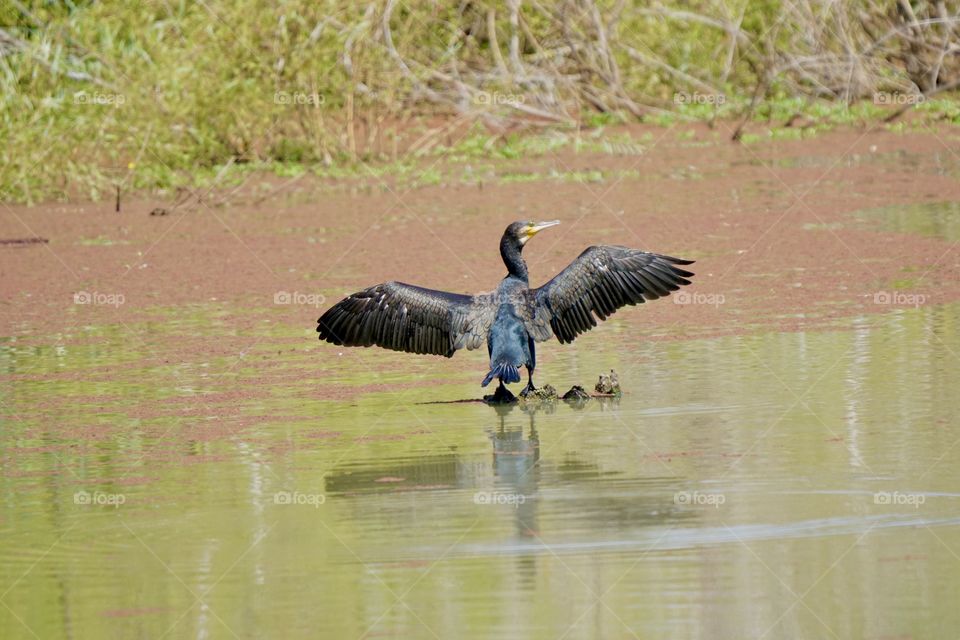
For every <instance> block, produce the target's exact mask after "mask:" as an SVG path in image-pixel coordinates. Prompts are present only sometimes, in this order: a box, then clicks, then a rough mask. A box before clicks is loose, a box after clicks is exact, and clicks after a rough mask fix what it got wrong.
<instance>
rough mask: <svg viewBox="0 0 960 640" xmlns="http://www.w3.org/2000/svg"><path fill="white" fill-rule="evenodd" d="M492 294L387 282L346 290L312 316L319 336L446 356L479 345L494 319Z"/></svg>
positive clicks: (350, 343) (345, 343)
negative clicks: (359, 289) (438, 289)
mask: <svg viewBox="0 0 960 640" xmlns="http://www.w3.org/2000/svg"><path fill="white" fill-rule="evenodd" d="M495 314H496V307H495V306H494V305H493V297H491V296H488V295H477V296H469V295H463V294H458V293H448V292H446V291H436V290H433V289H424V288H423V287H417V286H414V285H409V284H404V283H402V282H386V283H383V284H378V285H376V286H373V287H370V288H368V289H364V290H363V291H358V292H357V293H354V294H352V295H350V296H347V297H346V298H344V299H343V300H341V301H340V302H338V303H337V304H335V305H334V306H333V307H331V308H330V309H328V310H327V312H326V313H324V314H323V315H322V316H321V317H320V319H319V320H318V321H317V332H318V333H319V334H320V339H321V340H326V341H327V342H331V343H333V344H336V345H343V346H348V347H370V346H374V345H376V346H378V347H383V348H385V349H393V350H394V351H407V352H411V353H428V354H436V355H442V356H446V357H448V358H449V357H450V356H452V355H453V353H454V352H455V351H456V350H457V349H463V348H466V349H476V348H478V347H479V346H481V345H482V344H483V343H484V341H485V339H486V336H487V332H488V331H489V329H490V325H491V324H492V323H493V318H494V315H495Z"/></svg>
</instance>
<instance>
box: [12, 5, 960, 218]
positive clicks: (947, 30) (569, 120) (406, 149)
mask: <svg viewBox="0 0 960 640" xmlns="http://www.w3.org/2000/svg"><path fill="white" fill-rule="evenodd" d="M679 7H680V5H679V4H676V6H673V5H668V4H665V3H639V2H616V1H610V2H601V1H598V0H554V1H548V0H487V1H476V2H473V1H470V2H454V3H440V2H413V1H409V0H408V1H407V2H400V1H399V0H374V1H372V2H359V3H358V2H352V1H346V0H325V1H322V2H307V1H306V0H291V1H290V2H285V3H282V4H278V3H272V2H267V1H265V0H263V1H261V0H238V1H236V2H226V1H225V0H224V1H220V0H217V1H214V0H211V1H209V2H206V3H192V2H185V1H178V0H169V1H166V2H162V1H152V2H144V3H123V4H115V3H101V2H96V1H93V0H72V1H68V2H59V3H49V2H45V1H43V0H7V2H5V3H4V4H3V5H2V6H0V138H2V139H3V140H4V144H3V145H2V146H0V154H2V157H0V201H3V202H25V203H35V202H39V201H42V200H47V199H61V200H62V199H92V200H100V199H108V198H111V197H113V194H114V193H117V192H119V191H122V192H124V193H126V192H129V191H161V192H167V191H169V192H173V191H174V190H176V189H198V188H210V189H213V188H215V187H218V186H222V184H223V183H224V182H233V183H236V182H237V181H238V180H242V176H243V175H248V174H250V173H251V172H254V171H267V172H271V173H275V174H277V175H278V176H280V177H285V178H290V179H295V178H296V177H297V176H299V175H302V174H304V173H313V174H315V175H317V176H320V177H338V176H342V177H358V176H359V177H363V176H365V175H370V174H371V172H374V173H376V172H398V173H403V172H409V171H413V170H414V169H411V167H415V166H416V163H417V161H418V159H419V158H423V157H430V156H433V157H436V156H437V155H447V156H450V157H451V158H471V157H484V158H493V159H496V158H498V157H502V158H511V157H522V156H523V155H525V154H537V153H543V152H544V151H545V150H546V151H549V150H550V149H551V148H553V147H552V146H551V145H574V146H575V148H579V146H576V145H582V144H587V145H589V144H595V145H608V146H609V145H618V146H616V148H617V149H620V148H621V147H622V148H623V149H630V148H636V149H639V150H640V151H638V152H642V146H643V141H642V140H638V139H633V138H631V137H630V136H629V134H624V133H623V131H622V130H619V129H618V128H617V127H616V125H622V124H628V125H629V124H632V123H638V122H639V123H647V124H651V125H655V126H664V127H670V126H674V125H676V124H686V123H706V124H707V125H708V126H711V127H713V128H714V129H715V131H716V132H717V140H718V141H719V140H724V139H725V140H731V141H737V142H739V143H744V144H752V143H756V142H760V141H763V140H766V139H792V138H800V137H805V136H808V135H816V133H817V132H818V131H822V130H824V129H829V128H832V127H836V126H851V125H852V126H882V127H888V128H892V129H894V130H903V129H907V128H910V127H915V126H927V125H928V124H929V123H933V122H948V123H953V124H960V103H958V102H957V100H956V99H955V96H954V90H955V89H957V87H958V86H960V53H958V52H960V24H958V23H960V2H958V1H954V2H944V1H941V2H917V1H913V2H911V1H909V0H897V1H895V2H880V1H873V0H862V1H860V2H842V3H836V2H834V3H826V2H818V1H815V0H793V1H791V2H781V1H778V0H760V1H757V2H735V1H733V0H699V1H694V2H691V3H683V5H682V7H683V8H679ZM608 133H609V135H608ZM575 178H577V177H576V176H575ZM430 179H431V176H425V175H418V176H417V178H416V180H419V181H424V180H426V182H427V183H429V181H430ZM517 179H518V180H520V179H523V177H522V176H518V178H517ZM586 179H589V176H586Z"/></svg>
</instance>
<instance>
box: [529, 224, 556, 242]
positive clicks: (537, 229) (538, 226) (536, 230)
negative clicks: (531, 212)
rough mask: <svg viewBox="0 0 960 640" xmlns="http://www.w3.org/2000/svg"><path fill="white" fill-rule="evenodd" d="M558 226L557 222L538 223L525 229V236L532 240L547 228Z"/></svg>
mask: <svg viewBox="0 0 960 640" xmlns="http://www.w3.org/2000/svg"><path fill="white" fill-rule="evenodd" d="M558 224H560V221H559V220H550V221H549V222H538V223H536V224H532V225H530V226H529V227H527V236H528V237H530V238H532V237H533V236H535V235H537V234H538V233H540V232H541V231H543V230H544V229H546V228H547V227H553V226H556V225H558Z"/></svg>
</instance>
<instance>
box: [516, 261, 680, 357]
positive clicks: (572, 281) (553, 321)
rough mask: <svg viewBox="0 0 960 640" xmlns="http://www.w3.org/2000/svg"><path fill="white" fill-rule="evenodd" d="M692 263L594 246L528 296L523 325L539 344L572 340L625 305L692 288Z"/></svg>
mask: <svg viewBox="0 0 960 640" xmlns="http://www.w3.org/2000/svg"><path fill="white" fill-rule="evenodd" d="M688 264H693V261H692V260H682V259H680V258H674V257H672V256H665V255H660V254H657V253H649V252H647V251H640V250H637V249H628V248H627V247H618V246H606V245H603V246H595V247H590V248H589V249H587V250H586V251H584V252H583V253H581V254H580V255H579V256H578V257H577V259H576V260H574V261H573V262H571V263H570V265H569V266H567V268H566V269H564V270H563V271H561V272H560V273H559V274H557V276H556V277H555V278H554V279H553V280H551V281H550V282H548V283H546V284H545V285H543V286H542V287H540V288H539V289H533V290H531V291H530V292H529V299H528V302H527V304H526V305H525V307H524V310H525V313H524V315H523V317H524V323H525V325H526V327H527V331H528V332H529V333H530V335H531V336H533V338H534V339H535V340H538V341H542V340H547V339H548V338H550V337H551V336H556V338H557V339H558V340H559V341H560V342H573V340H574V339H575V338H576V337H577V336H578V335H580V334H581V333H583V332H584V331H589V330H590V329H592V328H593V327H595V326H597V319H598V318H599V319H600V320H606V319H607V318H608V317H610V316H611V315H613V314H614V313H615V312H616V310H617V309H619V308H621V307H623V306H625V305H635V304H641V303H643V302H644V301H646V300H656V299H658V298H662V297H664V296H668V295H670V293H671V292H673V291H676V290H677V289H679V288H680V287H681V286H684V285H688V284H690V280H688V278H690V277H691V276H693V273H691V272H689V271H686V270H684V269H681V268H680V267H678V266H677V265H688Z"/></svg>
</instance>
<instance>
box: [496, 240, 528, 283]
mask: <svg viewBox="0 0 960 640" xmlns="http://www.w3.org/2000/svg"><path fill="white" fill-rule="evenodd" d="M522 250H523V245H518V244H517V243H516V242H511V241H510V239H509V238H507V237H504V238H503V239H502V240H501V241H500V257H501V258H503V264H505V265H507V271H508V272H509V273H510V275H511V276H515V277H517V278H520V279H521V280H523V281H524V282H528V281H529V277H528V274H527V263H526V262H524V261H523V256H521V255H520V252H521V251H522Z"/></svg>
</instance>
